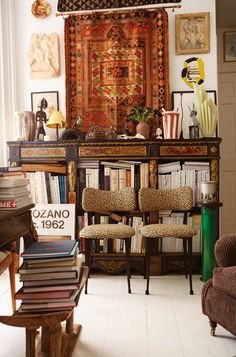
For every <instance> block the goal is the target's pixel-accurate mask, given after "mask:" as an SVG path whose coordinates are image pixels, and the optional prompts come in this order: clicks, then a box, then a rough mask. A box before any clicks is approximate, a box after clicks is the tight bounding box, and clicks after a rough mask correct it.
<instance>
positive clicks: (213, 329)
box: [209, 319, 217, 336]
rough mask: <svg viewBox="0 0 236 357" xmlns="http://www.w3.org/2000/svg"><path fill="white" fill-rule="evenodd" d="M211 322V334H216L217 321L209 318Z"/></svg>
mask: <svg viewBox="0 0 236 357" xmlns="http://www.w3.org/2000/svg"><path fill="white" fill-rule="evenodd" d="M209 324H210V327H211V335H212V336H215V334H216V327H217V323H216V322H215V321H213V320H211V319H209Z"/></svg>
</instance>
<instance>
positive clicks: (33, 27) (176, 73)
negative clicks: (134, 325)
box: [14, 0, 217, 130]
mask: <svg viewBox="0 0 236 357" xmlns="http://www.w3.org/2000/svg"><path fill="white" fill-rule="evenodd" d="M50 4H51V6H52V13H51V15H50V16H49V17H48V18H46V19H43V20H40V19H37V18H35V17H34V16H33V15H32V14H31V5H32V1H29V0H20V1H19V0H14V10H15V40H16V57H17V58H16V73H17V107H16V108H15V110H31V92H41V91H59V107H60V110H61V111H62V112H63V113H64V114H65V68H64V55H63V53H64V43H63V37H64V20H63V18H62V17H56V16H55V12H56V6H57V0H50ZM181 4H182V8H181V9H177V10H175V12H172V11H171V9H170V10H168V13H169V46H170V48H169V51H170V90H171V91H180V90H185V91H186V90H191V89H190V88H189V87H188V86H187V85H186V84H185V83H184V81H183V80H182V79H181V70H182V67H183V62H184V60H185V59H187V58H189V57H191V55H178V56H176V55H175V21H174V20H175V15H176V14H180V13H192V12H210V23H211V25H210V26H211V41H210V53H209V54H202V55H199V57H201V58H202V59H203V60H204V63H205V88H206V89H217V56H216V31H215V27H216V26H215V1H214V0H197V1H196V0H182V3H181ZM33 32H36V33H45V34H49V33H52V32H56V33H57V34H58V36H59V40H60V66H61V75H60V77H58V78H54V79H45V80H36V79H35V80H31V79H30V78H29V66H28V62H27V57H26V55H27V51H28V49H29V43H30V36H31V33H33ZM51 130H52V129H51Z"/></svg>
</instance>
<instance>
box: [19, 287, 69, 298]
mask: <svg viewBox="0 0 236 357" xmlns="http://www.w3.org/2000/svg"><path fill="white" fill-rule="evenodd" d="M72 292H73V290H59V291H43V292H42V291H40V292H32V293H25V292H24V291H23V288H20V290H18V291H17V292H16V294H15V299H16V300H38V299H68V298H69V297H70V295H71V294H72Z"/></svg>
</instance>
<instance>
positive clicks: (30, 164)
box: [8, 138, 221, 275]
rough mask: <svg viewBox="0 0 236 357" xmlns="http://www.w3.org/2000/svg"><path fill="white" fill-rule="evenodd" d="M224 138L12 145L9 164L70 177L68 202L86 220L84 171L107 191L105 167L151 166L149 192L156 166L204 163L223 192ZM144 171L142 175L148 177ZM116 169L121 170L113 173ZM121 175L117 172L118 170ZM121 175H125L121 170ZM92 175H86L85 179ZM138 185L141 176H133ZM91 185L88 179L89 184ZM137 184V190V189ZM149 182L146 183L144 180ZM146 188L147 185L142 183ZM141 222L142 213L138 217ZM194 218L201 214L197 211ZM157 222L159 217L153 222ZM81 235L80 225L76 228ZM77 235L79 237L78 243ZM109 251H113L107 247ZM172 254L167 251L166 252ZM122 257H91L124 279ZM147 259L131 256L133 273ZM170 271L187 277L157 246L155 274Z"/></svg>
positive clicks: (179, 259)
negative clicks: (124, 163)
mask: <svg viewBox="0 0 236 357" xmlns="http://www.w3.org/2000/svg"><path fill="white" fill-rule="evenodd" d="M220 143H221V138H202V139H196V140H191V139H178V140H137V139H136V140H113V141H112V140H107V141H105V140H96V141H94V140H93V141H92V140H86V141H77V140H70V141H57V142H50V141H48V142H41V141H34V142H23V141H19V142H16V141H14V142H13V141H11V142H8V147H9V161H10V164H11V165H17V166H18V165H21V166H22V167H23V170H25V171H29V172H33V171H39V170H41V171H45V172H50V173H52V174H62V175H65V176H66V178H67V179H66V188H65V191H66V200H67V202H68V203H76V207H77V216H78V217H79V216H81V215H82V214H83V212H82V210H81V191H82V188H83V187H84V186H83V185H86V169H91V170H96V171H94V172H96V175H95V176H96V179H94V178H93V184H94V185H98V186H99V188H102V189H104V185H105V179H104V173H105V171H106V170H105V168H106V167H109V165H108V164H107V165H106V163H107V162H109V163H110V162H118V161H119V162H121V161H131V167H133V169H135V167H136V165H135V164H134V165H132V163H133V162H136V163H139V164H137V165H139V167H141V163H145V164H148V178H149V187H158V180H160V177H159V173H158V165H160V167H161V165H163V164H171V163H174V162H178V161H179V163H180V167H181V169H182V167H183V164H185V163H186V162H196V163H199V162H202V163H205V164H207V166H208V168H209V177H210V179H211V180H214V181H217V184H218V192H219V162H220ZM143 166H145V168H144V172H146V167H147V165H143ZM113 169H117V168H115V167H114V168H113ZM118 170H119V168H118ZM121 170H122V169H121ZM88 173H89V171H88V170H87V174H88ZM133 175H134V177H133V179H134V180H136V181H137V180H138V178H137V177H138V175H139V173H136V174H135V173H134V174H133ZM88 180H89V179H88ZM140 181H141V180H140V179H139V183H138V184H137V183H136V185H137V186H135V187H137V188H138V185H139V184H140ZM143 182H145V178H144V179H143ZM144 184H145V183H144ZM134 214H136V215H137V216H138V215H140V212H136V213H134ZM193 214H200V209H199V208H197V207H196V208H195V209H194V211H193ZM153 220H155V217H153ZM77 233H79V232H78V225H77ZM78 236H79V235H78V234H77V237H78ZM108 246H109V245H108ZM167 250H168V249H167ZM122 254H123V253H114V252H112V251H111V250H110V249H108V253H105V252H103V251H102V252H99V253H94V255H93V265H94V266H95V267H96V268H99V269H101V270H103V271H105V272H109V273H120V272H122V271H123V270H125V267H124V263H123V262H122V260H121V259H120V256H121V255H122ZM200 259H201V254H199V253H195V254H194V269H195V270H197V271H199V270H200V265H201V264H200ZM143 267H144V254H143V253H133V254H132V263H131V268H133V269H134V270H136V271H139V272H141V273H142V272H143ZM170 271H179V272H183V255H182V254H181V252H169V251H167V252H162V251H161V249H160V247H157V246H155V244H154V246H153V250H152V261H151V274H153V275H158V274H165V273H167V272H170Z"/></svg>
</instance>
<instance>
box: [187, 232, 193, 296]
mask: <svg viewBox="0 0 236 357" xmlns="http://www.w3.org/2000/svg"><path fill="white" fill-rule="evenodd" d="M192 241H193V238H192V237H190V238H188V273H189V286H190V292H189V294H190V295H193V285H192Z"/></svg>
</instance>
